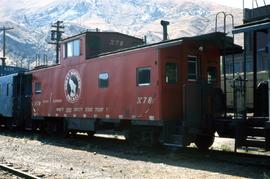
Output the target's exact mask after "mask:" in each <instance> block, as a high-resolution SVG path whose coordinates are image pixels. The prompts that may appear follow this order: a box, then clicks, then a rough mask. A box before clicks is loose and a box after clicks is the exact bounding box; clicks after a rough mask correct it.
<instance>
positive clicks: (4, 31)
mask: <svg viewBox="0 0 270 179" xmlns="http://www.w3.org/2000/svg"><path fill="white" fill-rule="evenodd" d="M11 29H14V28H12V27H9V28H6V27H5V26H3V27H2V28H1V29H0V30H1V31H3V56H2V57H1V58H0V59H1V60H2V72H1V75H3V74H4V67H5V65H6V31H8V30H11Z"/></svg>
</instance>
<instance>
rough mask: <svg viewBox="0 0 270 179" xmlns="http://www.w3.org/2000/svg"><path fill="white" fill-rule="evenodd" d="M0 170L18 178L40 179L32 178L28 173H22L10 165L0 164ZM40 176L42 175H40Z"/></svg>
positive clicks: (38, 178)
mask: <svg viewBox="0 0 270 179" xmlns="http://www.w3.org/2000/svg"><path fill="white" fill-rule="evenodd" d="M0 170H4V171H6V172H8V173H11V174H12V175H15V176H17V177H20V178H26V179H41V178H42V177H37V176H34V175H32V174H30V173H27V172H24V171H22V170H19V169H16V168H13V167H12V165H10V164H0ZM41 176H42V175H41Z"/></svg>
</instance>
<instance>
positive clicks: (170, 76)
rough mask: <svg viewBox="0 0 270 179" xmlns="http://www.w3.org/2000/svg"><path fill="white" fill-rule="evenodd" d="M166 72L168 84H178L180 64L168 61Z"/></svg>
mask: <svg viewBox="0 0 270 179" xmlns="http://www.w3.org/2000/svg"><path fill="white" fill-rule="evenodd" d="M165 73H166V74H165V81H166V83H167V84H176V83H177V82H178V66H177V64H176V63H166V65H165Z"/></svg>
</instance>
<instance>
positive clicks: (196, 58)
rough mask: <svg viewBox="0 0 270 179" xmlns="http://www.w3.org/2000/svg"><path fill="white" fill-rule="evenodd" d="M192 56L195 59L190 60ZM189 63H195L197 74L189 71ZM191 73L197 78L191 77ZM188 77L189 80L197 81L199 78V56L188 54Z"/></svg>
mask: <svg viewBox="0 0 270 179" xmlns="http://www.w3.org/2000/svg"><path fill="white" fill-rule="evenodd" d="M190 58H193V59H195V60H190ZM189 63H195V67H196V69H195V74H190V73H189ZM190 75H195V79H193V78H192V79H191V78H190ZM187 79H188V81H197V80H198V57H197V56H193V55H188V56H187Z"/></svg>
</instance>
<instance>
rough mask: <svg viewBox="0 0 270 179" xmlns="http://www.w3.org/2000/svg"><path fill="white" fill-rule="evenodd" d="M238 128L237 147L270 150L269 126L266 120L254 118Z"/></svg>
mask: <svg viewBox="0 0 270 179" xmlns="http://www.w3.org/2000/svg"><path fill="white" fill-rule="evenodd" d="M242 124H243V125H242V126H238V127H236V134H237V135H236V139H235V147H236V148H241V147H246V149H248V148H249V147H256V148H263V149H265V150H269V149H270V147H269V146H270V140H269V139H270V138H269V131H270V128H269V126H268V125H269V124H268V122H266V121H265V119H264V118H260V119H259V118H254V119H252V120H250V119H249V120H247V121H246V122H244V123H242Z"/></svg>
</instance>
